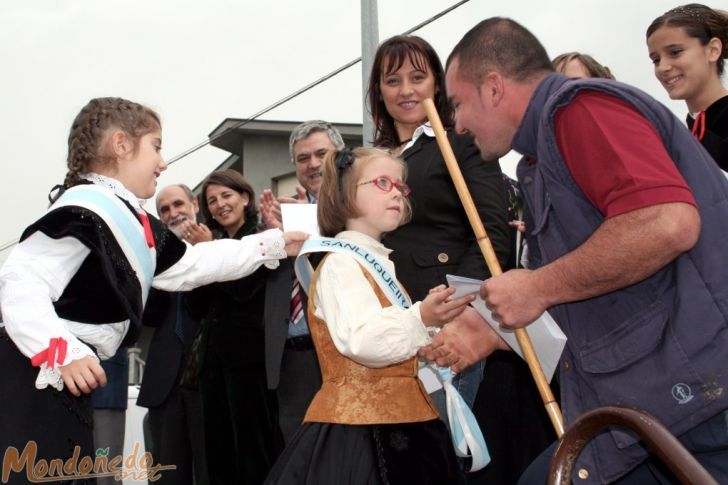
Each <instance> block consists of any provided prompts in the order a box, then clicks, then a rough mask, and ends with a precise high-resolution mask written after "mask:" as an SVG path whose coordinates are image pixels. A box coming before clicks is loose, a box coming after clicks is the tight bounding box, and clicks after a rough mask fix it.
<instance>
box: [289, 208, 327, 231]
mask: <svg viewBox="0 0 728 485" xmlns="http://www.w3.org/2000/svg"><path fill="white" fill-rule="evenodd" d="M316 208H317V205H316V204H281V219H283V221H282V222H283V230H284V231H303V232H305V233H307V234H310V235H311V236H320V235H321V231H319V227H318V219H317V217H316Z"/></svg>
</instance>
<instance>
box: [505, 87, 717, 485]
mask: <svg viewBox="0 0 728 485" xmlns="http://www.w3.org/2000/svg"><path fill="white" fill-rule="evenodd" d="M583 89H589V90H596V91H601V92H605V93H608V94H612V95H614V96H616V97H618V98H621V99H623V100H624V101H626V102H627V103H629V104H630V105H632V106H633V107H634V108H635V109H637V111H638V112H640V113H641V114H642V115H643V116H644V117H645V118H646V119H648V120H649V121H650V122H651V123H652V124H653V125H654V126H655V128H656V129H657V132H658V133H659V135H660V137H661V138H662V140H663V142H664V144H665V147H666V149H667V152H668V153H669V154H670V156H671V158H672V159H673V160H674V161H675V164H676V166H677V168H678V170H679V171H680V173H681V174H682V176H683V177H684V178H685V180H686V181H687V183H688V185H689V186H690V188H691V189H692V191H693V195H694V197H695V200H696V202H697V205H698V209H699V212H700V217H701V221H702V224H701V231H700V238H699V241H698V243H697V244H696V245H695V247H694V248H693V249H691V250H690V251H688V252H686V253H684V254H682V255H681V256H680V257H678V258H677V259H676V260H675V261H674V262H672V263H671V264H669V265H667V266H665V267H664V268H662V269H661V270H660V271H658V272H657V273H656V274H655V275H653V276H651V277H649V278H647V279H646V280H644V281H642V282H640V283H637V284H634V285H632V286H629V287H627V288H623V289H621V290H619V291H614V292H612V293H608V294H605V295H602V296H600V297H596V298H592V299H589V300H585V301H580V302H575V303H569V304H563V305H557V306H555V307H553V308H550V309H549V311H550V312H551V314H552V315H553V317H554V318H555V319H556V321H557V322H558V323H559V325H560V326H561V328H562V329H563V330H564V333H566V335H567V336H568V338H569V340H568V343H567V346H566V349H565V351H564V355H563V357H562V361H561V364H560V369H559V376H560V379H561V389H562V392H561V403H562V409H563V413H564V417H565V420H566V423H567V424H568V423H570V422H573V421H574V420H575V419H576V418H577V417H579V416H580V415H581V414H583V413H584V412H586V411H588V410H590V409H592V408H595V407H598V406H604V405H627V406H634V407H638V408H641V409H644V410H646V411H648V412H649V413H651V414H652V415H654V416H655V417H657V418H658V419H659V420H660V421H661V422H662V423H663V424H665V425H666V426H667V427H668V428H670V430H671V431H672V432H673V433H674V434H676V435H680V434H682V433H684V432H685V431H687V430H690V429H691V428H693V427H695V426H696V425H698V424H700V423H701V422H702V421H705V420H706V419H708V418H710V417H711V416H713V415H715V414H717V413H719V412H720V411H722V410H724V409H726V408H728V392H727V391H728V271H727V270H726V267H725V266H724V264H725V257H726V254H728V181H726V178H725V177H724V176H723V174H722V173H721V172H720V171H719V169H718V166H717V165H716V164H715V162H714V161H713V160H712V159H711V157H710V155H709V154H708V152H706V151H705V150H704V149H703V147H702V146H701V145H700V143H699V142H698V141H697V140H696V139H695V138H694V137H693V136H692V135H691V134H690V132H689V131H688V130H687V128H686V127H685V126H684V125H683V124H682V122H681V121H680V120H678V119H677V118H676V117H675V116H674V115H673V114H672V113H671V112H670V111H669V110H668V109H667V108H666V107H664V106H663V105H662V104H660V103H658V102H657V101H656V100H654V99H653V98H651V97H650V96H648V95H647V94H645V93H643V92H642V91H639V90H638V89H636V88H633V87H631V86H628V85H625V84H622V83H618V82H614V81H605V80H597V79H588V80H567V79H566V78H565V77H564V76H562V75H559V74H551V75H549V76H547V77H546V78H545V79H544V80H543V81H542V82H541V83H540V84H539V86H538V88H537V89H536V91H535V93H534V94H533V96H532V98H531V101H530V104H529V106H528V109H527V111H526V113H525V115H524V119H523V120H522V122H521V125H520V126H519V128H518V131H517V132H516V135H515V137H514V140H513V148H514V149H515V150H516V151H518V152H519V153H521V154H523V155H524V159H522V160H521V162H520V163H519V166H518V179H519V181H520V183H521V188H522V192H523V195H524V198H525V200H526V204H527V206H528V208H529V210H530V211H531V216H532V218H533V221H534V225H533V227H531V228H529V232H530V234H529V245H530V246H533V247H536V248H537V249H538V250H539V253H540V258H541V263H542V264H547V263H549V262H551V261H553V260H555V259H557V258H559V257H561V256H562V255H564V254H566V253H568V252H570V251H572V250H574V249H575V248H576V247H578V246H579V245H580V244H582V243H583V242H584V241H585V240H586V239H588V238H589V237H590V236H591V234H592V233H593V232H594V231H595V230H596V229H597V228H598V227H599V225H600V224H601V223H602V221H603V216H602V215H601V214H600V213H599V211H598V210H597V209H596V208H595V207H594V206H593V205H592V204H591V203H590V202H589V201H588V200H587V199H586V197H585V196H584V194H583V193H582V192H581V190H580V189H579V187H578V186H577V185H576V183H575V181H574V179H573V178H572V176H571V174H570V172H569V170H568V168H567V166H566V163H565V162H564V159H563V157H562V155H561V154H560V153H559V149H558V145H557V143H556V138H555V134H554V133H555V130H554V118H555V114H556V112H557V111H558V110H559V109H560V108H562V107H564V106H565V105H567V104H568V103H569V102H570V101H571V100H572V99H573V98H574V96H575V95H576V94H577V93H578V92H579V91H581V90H583ZM527 159H532V160H536V161H537V163H535V164H529V163H528V161H527ZM608 169H609V168H608V167H605V170H608ZM631 264H634V265H639V264H640V261H639V260H635V261H632V262H631ZM636 441H637V438H636V435H634V434H632V433H628V432H625V431H624V430H618V429H615V430H612V431H610V432H605V433H602V434H601V435H600V436H598V437H597V438H596V439H595V440H593V441H592V442H591V444H590V445H589V446H588V447H587V448H586V449H585V450H584V452H583V453H582V455H581V458H580V460H579V462H578V465H577V469H578V468H586V469H587V470H588V471H589V478H588V480H580V481H579V483H588V482H598V481H599V480H602V481H612V480H615V479H617V478H619V477H620V476H621V475H623V474H624V473H626V472H627V471H628V470H630V469H631V468H633V467H634V466H636V465H637V464H638V463H639V462H640V461H642V460H643V459H644V458H645V456H646V454H647V452H646V450H645V448H644V447H642V445H641V444H639V443H636Z"/></svg>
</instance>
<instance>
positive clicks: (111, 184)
mask: <svg viewBox="0 0 728 485" xmlns="http://www.w3.org/2000/svg"><path fill="white" fill-rule="evenodd" d="M81 178H83V179H85V180H88V181H89V182H92V183H94V184H97V185H101V186H102V187H106V188H107V189H109V190H111V191H112V192H113V193H114V194H116V195H117V196H118V197H120V198H122V199H124V200H125V201H127V202H128V203H129V204H131V206H132V207H133V208H134V209H136V210H137V211H139V212H144V207H143V205H144V204H145V203H146V200H144V199H139V198H138V197H137V196H136V195H134V194H132V193H131V192H129V190H128V189H127V188H126V187H124V184H122V183H121V182H120V181H118V180H116V179H115V178H113V177H109V176H108V175H100V174H98V173H96V172H89V173H87V174H86V175H84V176H83V177H81Z"/></svg>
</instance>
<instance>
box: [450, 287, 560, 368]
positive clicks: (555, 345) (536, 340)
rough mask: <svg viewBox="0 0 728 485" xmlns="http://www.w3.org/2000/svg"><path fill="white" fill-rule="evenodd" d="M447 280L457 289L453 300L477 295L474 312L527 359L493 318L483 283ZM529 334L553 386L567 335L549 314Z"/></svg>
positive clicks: (511, 332) (509, 332)
mask: <svg viewBox="0 0 728 485" xmlns="http://www.w3.org/2000/svg"><path fill="white" fill-rule="evenodd" d="M446 278H447V284H448V285H449V286H450V287H451V288H455V293H454V294H453V296H452V297H453V298H459V297H461V296H465V295H470V294H473V293H474V294H475V295H476V298H475V300H474V301H473V302H472V303H471V305H472V306H473V308H475V310H476V311H477V312H478V313H480V316H482V317H483V318H484V319H485V321H486V322H488V324H489V325H490V326H491V327H492V328H493V330H495V331H496V332H498V335H500V336H501V338H503V340H505V341H506V343H507V344H508V345H510V347H511V348H512V349H513V350H514V351H515V352H516V353H518V355H520V356H521V358H523V352H522V351H521V347H520V345H518V339H517V338H516V333H515V332H514V331H513V330H508V329H505V328H503V327H501V326H500V324H499V323H498V322H497V321H496V320H495V319H494V318H493V316H492V315H491V313H490V310H488V308H487V307H486V306H485V301H483V299H482V298H481V297H480V294H479V291H480V286H481V285H482V284H483V282H482V281H479V280H476V279H473V278H465V277H462V276H455V275H446ZM526 331H527V332H528V336H529V337H531V342H532V343H533V347H534V349H535V351H536V356H537V357H538V360H539V362H541V367H542V368H543V372H544V374H545V375H546V379H548V381H549V382H551V378H552V377H553V375H554V372H555V371H556V367H557V366H558V364H559V359H560V358H561V353H562V352H563V351H564V346H565V345H566V335H564V332H562V331H561V328H560V327H559V326H558V325H557V324H556V322H555V321H554V319H553V318H551V315H549V313H548V312H543V314H542V315H541V316H540V317H539V318H538V320H536V321H535V322H533V323H532V324H530V325H528V326H527V327H526Z"/></svg>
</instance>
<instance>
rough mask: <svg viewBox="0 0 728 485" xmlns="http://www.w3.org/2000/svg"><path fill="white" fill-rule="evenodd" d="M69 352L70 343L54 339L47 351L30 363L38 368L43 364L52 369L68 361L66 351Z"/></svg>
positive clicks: (39, 353) (34, 357)
mask: <svg viewBox="0 0 728 485" xmlns="http://www.w3.org/2000/svg"><path fill="white" fill-rule="evenodd" d="M67 350H68V342H66V340H65V339H64V338H61V337H58V338H52V339H51V342H50V345H48V348H47V349H45V350H42V351H40V352H38V353H37V354H35V355H34V356H33V358H32V359H30V362H31V363H32V364H33V366H35V367H38V366H39V365H41V364H42V363H43V362H45V363H46V364H47V365H48V368H49V369H52V368H54V367H55V366H56V364H57V363H58V364H63V361H64V360H66V351H67Z"/></svg>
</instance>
